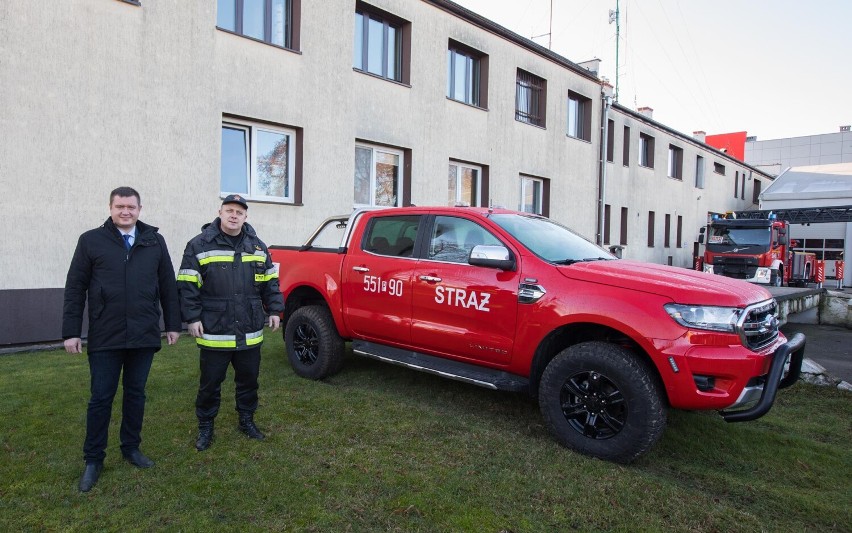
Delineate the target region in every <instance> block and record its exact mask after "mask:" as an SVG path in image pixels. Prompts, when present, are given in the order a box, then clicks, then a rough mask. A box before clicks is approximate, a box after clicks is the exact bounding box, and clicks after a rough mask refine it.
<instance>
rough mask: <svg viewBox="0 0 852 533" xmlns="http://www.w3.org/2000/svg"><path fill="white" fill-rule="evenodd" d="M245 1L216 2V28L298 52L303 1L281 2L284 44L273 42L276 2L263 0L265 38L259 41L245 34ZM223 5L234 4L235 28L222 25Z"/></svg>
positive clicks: (284, 0)
mask: <svg viewBox="0 0 852 533" xmlns="http://www.w3.org/2000/svg"><path fill="white" fill-rule="evenodd" d="M245 1H246V0H216V28H217V29H219V30H221V31H224V32H228V33H231V34H233V35H238V36H240V37H244V38H246V39H251V40H252V41H257V42H260V43H264V44H268V45H270V46H274V47H276V48H282V49H284V50H298V49H299V37H300V35H299V34H300V31H299V28H300V18H301V6H302V0H281V1H283V2H284V10H285V17H284V28H283V30H284V39H283V41H284V42H283V43H280V44H279V43H277V42H273V40H272V39H273V37H272V34H273V27H272V17H273V13H272V9H273V2H274V1H275V0H262V1H263V38H262V39H259V38H257V37H255V36H253V35H248V34H246V33H245V27H244V22H245V20H244V18H245ZM222 3H232V4H233V6H234V13H233V16H234V27H233V28H229V27H227V26H224V25H220V22H221V20H220V18H219V14H220V11H219V8H220V7H221V6H220V4H222Z"/></svg>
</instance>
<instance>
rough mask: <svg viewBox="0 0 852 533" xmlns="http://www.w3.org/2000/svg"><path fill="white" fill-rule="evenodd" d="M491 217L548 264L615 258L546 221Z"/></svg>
mask: <svg viewBox="0 0 852 533" xmlns="http://www.w3.org/2000/svg"><path fill="white" fill-rule="evenodd" d="M490 218H491V220H493V221H494V222H495V223H496V224H497V225H498V226H500V227H501V228H503V229H504V230H506V231H507V232H509V234H511V235H512V237H514V238H515V239H517V240H518V241H519V242H520V243H521V244H523V245H524V246H526V247H527V248H528V249H529V250H530V251H531V252H532V253H534V254H535V255H537V256H539V257H541V258H542V259H544V260H545V261H548V262H550V263H555V264H560V265H570V264H572V263H576V262H578V261H597V260H601V259H615V256H613V255H612V254H610V253H609V252H607V251H605V250H604V249H603V248H600V247H599V246H597V245H596V244H593V243H591V242H589V241H587V240H586V239H585V238H583V237H581V236H579V235H577V234H576V233H574V232H573V231H571V230H570V229H568V228H566V227H565V226H561V225H559V224H557V223H556V222H553V221H552V220H549V219H546V218H539V217H532V216H523V215H515V214H499V215H491V217H490Z"/></svg>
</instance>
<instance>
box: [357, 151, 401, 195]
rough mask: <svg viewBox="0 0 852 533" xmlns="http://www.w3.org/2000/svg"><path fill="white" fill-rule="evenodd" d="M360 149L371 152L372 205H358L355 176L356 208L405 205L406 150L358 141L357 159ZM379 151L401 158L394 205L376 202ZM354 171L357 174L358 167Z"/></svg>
mask: <svg viewBox="0 0 852 533" xmlns="http://www.w3.org/2000/svg"><path fill="white" fill-rule="evenodd" d="M359 148H360V149H366V150H370V151H371V155H370V162H371V164H370V177H369V179H370V191H369V195H370V203H369V204H364V203H358V202H357V201H356V198H355V183H356V180H355V176H354V175H353V176H352V186H353V187H352V195H353V198H352V205H353V206H355V207H356V208H358V207H402V206H403V205H405V191H406V187H405V185H406V179H405V162H406V153H405V150H403V149H402V148H396V147H391V146H384V145H378V144H371V143H367V142H361V141H357V142H356V143H355V156H356V158H357V151H358V149H359ZM377 151H379V152H382V153H386V154H390V155H394V156H398V157H399V166H398V169H399V170H398V172H397V176H396V179H397V184H396V186H397V191H396V202H395V204H394V205H390V206H380V205H378V204H376V203H375V201H376V189H377V183H376V174H377V173H376V152H377ZM354 170H355V172H357V171H358V168H357V165H356V166H355V168H354Z"/></svg>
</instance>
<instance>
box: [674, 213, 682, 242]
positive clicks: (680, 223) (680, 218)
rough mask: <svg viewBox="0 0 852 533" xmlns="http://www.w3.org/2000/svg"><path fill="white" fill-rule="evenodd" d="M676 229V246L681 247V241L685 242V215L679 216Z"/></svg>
mask: <svg viewBox="0 0 852 533" xmlns="http://www.w3.org/2000/svg"><path fill="white" fill-rule="evenodd" d="M675 231H677V233H676V237H677V240H676V241H675V246H676V247H678V248H680V243H682V242H683V217H682V216H680V215H678V216H677V229H676V230H675Z"/></svg>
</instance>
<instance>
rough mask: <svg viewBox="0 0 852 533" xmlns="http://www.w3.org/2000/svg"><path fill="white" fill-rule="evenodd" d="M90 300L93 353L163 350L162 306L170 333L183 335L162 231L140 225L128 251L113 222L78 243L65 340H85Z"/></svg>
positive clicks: (67, 287) (65, 308)
mask: <svg viewBox="0 0 852 533" xmlns="http://www.w3.org/2000/svg"><path fill="white" fill-rule="evenodd" d="M87 297H88V304H89V330H88V351H89V352H90V353H91V352H96V351H104V350H123V349H136V348H155V349H156V350H159V349H160V347H161V337H160V306H162V309H163V323H164V324H165V326H166V331H180V329H181V324H180V308H179V305H178V295H177V287H176V286H175V271H174V267H173V266H172V260H171V257H169V250H168V248H167V247H166V241H165V239H163V236H162V235H160V234H159V233H157V228H155V227H154V226H149V225H148V224H145V223H143V222H139V221H137V222H136V239H135V241H134V243H133V247H132V248H131V249H130V250H129V251H128V250H127V248H126V247H125V244H124V240H123V239H122V238H121V233H120V232H119V231H118V228H116V227H115V224H113V222H112V219H110V218H108V219H107V220H106V222H104V224H103V225H102V226H101V227H99V228H95V229H93V230H90V231H87V232H85V233H83V234H82V235H81V236H80V239H79V240H78V241H77V248H76V249H75V250H74V258H73V259H72V260H71V266H70V267H69V268H68V277H67V278H66V281H65V302H64V306H63V312H62V338H63V339H70V338H73V337H80V336H81V333H82V329H83V308H84V307H85V304H86V301H87Z"/></svg>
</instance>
